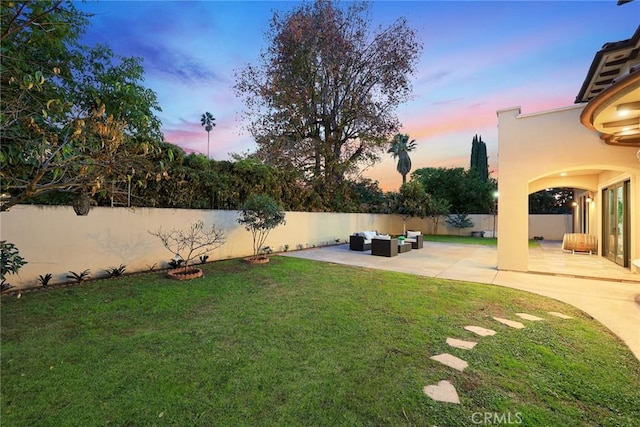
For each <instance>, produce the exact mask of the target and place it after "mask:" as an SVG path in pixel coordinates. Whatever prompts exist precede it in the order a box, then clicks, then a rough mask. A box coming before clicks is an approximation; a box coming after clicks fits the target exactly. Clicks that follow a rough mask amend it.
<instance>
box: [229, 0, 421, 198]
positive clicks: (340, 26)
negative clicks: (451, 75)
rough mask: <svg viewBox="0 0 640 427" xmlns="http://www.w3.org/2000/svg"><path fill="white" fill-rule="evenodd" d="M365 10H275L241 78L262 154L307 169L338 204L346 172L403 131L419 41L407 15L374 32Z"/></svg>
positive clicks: (239, 86) (353, 6)
mask: <svg viewBox="0 0 640 427" xmlns="http://www.w3.org/2000/svg"><path fill="white" fill-rule="evenodd" d="M368 8H369V5H368V4H367V3H363V2H350V3H349V4H348V7H346V8H340V7H338V6H337V5H336V3H335V2H333V1H320V0H317V1H315V2H313V3H311V2H309V3H302V4H301V5H299V6H297V7H295V8H293V9H292V10H290V11H289V12H286V13H284V14H280V13H278V12H276V13H274V15H273V19H272V20H271V26H270V29H269V31H268V33H267V45H268V47H267V48H266V49H265V50H263V52H262V54H261V59H260V61H259V63H258V64H256V65H248V66H247V67H246V68H244V69H243V70H242V71H241V72H239V73H238V75H237V76H236V80H237V82H236V85H235V89H236V92H237V94H238V95H239V96H240V97H242V98H243V99H244V101H245V105H246V113H245V115H246V118H247V120H248V121H249V122H250V123H249V131H250V132H251V134H252V135H253V137H254V138H255V141H256V143H257V144H258V147H259V150H258V155H259V157H260V158H261V159H263V160H264V161H265V162H267V163H269V164H274V165H278V166H281V167H285V168H291V169H294V170H299V171H302V173H303V176H304V178H305V180H306V181H307V182H308V183H309V184H311V185H312V186H313V188H314V190H315V192H316V194H317V195H318V196H319V197H320V198H321V200H322V204H323V209H332V210H335V209H336V208H337V207H338V206H340V204H341V202H342V200H343V198H344V196H343V195H341V194H340V192H341V191H344V190H345V187H343V186H342V185H341V184H342V182H343V180H344V178H345V177H346V176H348V175H349V174H351V173H354V172H356V171H357V170H358V168H359V167H360V166H361V165H371V164H374V163H375V162H376V161H378V160H379V159H380V154H381V153H382V152H383V150H384V149H385V146H386V145H387V140H388V138H389V136H390V135H392V134H393V133H394V132H397V130H398V129H399V127H400V125H399V122H398V119H397V117H396V116H395V114H394V111H395V110H396V108H397V107H398V106H399V105H400V104H401V103H402V102H404V101H405V100H406V99H408V97H409V95H410V92H411V85H410V76H411V74H412V73H413V71H414V66H415V64H416V62H417V59H418V56H419V52H420V49H421V46H420V45H419V43H418V41H417V40H416V35H415V33H414V31H413V30H412V29H411V28H409V26H408V25H407V22H406V20H405V19H398V20H396V21H395V22H394V23H393V24H391V25H390V26H389V27H387V28H384V29H380V30H378V31H377V32H375V33H372V32H371V30H370V28H369V27H370V22H369V20H368V16H367V13H368Z"/></svg>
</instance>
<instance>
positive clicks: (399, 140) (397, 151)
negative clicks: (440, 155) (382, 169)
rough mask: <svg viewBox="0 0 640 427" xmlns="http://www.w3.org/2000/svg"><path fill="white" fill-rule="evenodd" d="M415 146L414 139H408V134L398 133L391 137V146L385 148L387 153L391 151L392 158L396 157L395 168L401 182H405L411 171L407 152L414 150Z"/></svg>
mask: <svg viewBox="0 0 640 427" xmlns="http://www.w3.org/2000/svg"><path fill="white" fill-rule="evenodd" d="M415 148H416V140H415V139H412V140H411V141H409V135H407V134H404V135H403V134H400V133H399V134H396V136H394V137H393V141H391V146H390V147H389V150H387V153H391V155H392V156H393V158H394V159H395V158H397V159H398V164H397V166H396V170H397V171H398V173H399V174H400V175H402V184H406V183H407V174H408V173H409V172H410V171H411V157H409V152H410V151H413V150H415Z"/></svg>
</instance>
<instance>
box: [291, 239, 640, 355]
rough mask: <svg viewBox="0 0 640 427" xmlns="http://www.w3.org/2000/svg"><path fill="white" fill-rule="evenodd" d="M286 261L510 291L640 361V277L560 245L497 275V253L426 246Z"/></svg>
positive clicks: (305, 254)
mask: <svg viewBox="0 0 640 427" xmlns="http://www.w3.org/2000/svg"><path fill="white" fill-rule="evenodd" d="M281 255H285V256H292V257H298V258H306V259H312V260H317V261H324V262H332V263H336V264H347V265H355V266H361V267H367V268H376V269H382V270H391V271H398V272H403V273H409V274H417V275H421V276H427V277H438V278H442V279H453V280H463V281H470V282H477V283H486V284H491V285H497V286H506V287H510V288H514V289H520V290H523V291H528V292H532V293H536V294H539V295H544V296H547V297H550V298H554V299H557V300H559V301H563V302H565V303H568V304H571V305H573V306H574V307H577V308H579V309H580V310H582V311H584V312H585V313H588V314H589V315H591V316H592V317H593V318H594V319H596V320H598V321H599V322H600V323H602V324H603V325H605V326H606V327H607V328H609V329H610V330H611V331H612V332H613V333H614V334H616V335H617V336H618V337H620V338H621V339H622V340H623V341H624V342H625V343H626V344H627V345H628V346H629V348H630V349H631V351H632V352H633V354H634V355H635V356H636V357H637V358H638V359H639V360H640V305H639V304H638V302H637V300H636V299H640V274H634V273H632V272H631V271H630V270H628V269H625V268H622V267H620V266H618V265H616V264H614V263H612V262H610V261H608V260H606V259H604V258H602V257H601V256H598V255H588V254H571V253H569V252H564V251H562V249H561V245H560V242H547V241H542V242H541V245H540V247H539V248H530V249H529V272H527V273H523V272H515V271H498V270H497V268H496V265H497V250H496V248H495V247H488V246H480V245H467V244H454V243H436V242H425V243H424V248H423V249H418V250H412V251H409V252H407V253H404V254H400V255H398V256H395V257H392V258H386V257H378V256H372V255H371V252H370V251H365V252H357V251H350V250H349V245H337V246H329V247H322V248H314V249H308V250H302V251H294V252H286V253H282V254H281Z"/></svg>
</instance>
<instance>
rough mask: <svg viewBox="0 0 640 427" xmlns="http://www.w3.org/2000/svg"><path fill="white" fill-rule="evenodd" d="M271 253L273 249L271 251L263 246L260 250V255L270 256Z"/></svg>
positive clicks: (268, 247)
mask: <svg viewBox="0 0 640 427" xmlns="http://www.w3.org/2000/svg"><path fill="white" fill-rule="evenodd" d="M272 252H273V249H271V247H270V246H263V247H262V249H261V250H260V253H261V254H264V255H266V256H269V255H271V253H272Z"/></svg>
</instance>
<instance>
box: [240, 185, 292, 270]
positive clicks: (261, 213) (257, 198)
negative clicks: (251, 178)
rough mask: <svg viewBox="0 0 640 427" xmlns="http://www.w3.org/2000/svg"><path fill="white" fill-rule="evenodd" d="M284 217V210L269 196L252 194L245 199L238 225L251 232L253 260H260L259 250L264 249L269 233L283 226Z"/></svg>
mask: <svg viewBox="0 0 640 427" xmlns="http://www.w3.org/2000/svg"><path fill="white" fill-rule="evenodd" d="M284 217H285V212H284V210H283V209H282V208H281V207H280V205H279V204H278V202H276V201H275V200H274V199H273V198H272V197H271V196H269V195H267V194H252V195H250V196H249V197H248V198H247V200H246V202H245V203H244V205H243V206H242V209H241V211H240V218H238V223H240V224H242V225H244V228H245V229H246V230H247V231H250V232H251V236H252V237H253V258H254V259H257V258H260V256H261V255H260V250H261V248H263V247H264V242H265V240H267V236H268V235H269V232H270V231H271V230H273V229H274V228H276V227H277V226H278V225H280V224H284V223H285V220H284ZM265 256H266V255H265Z"/></svg>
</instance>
